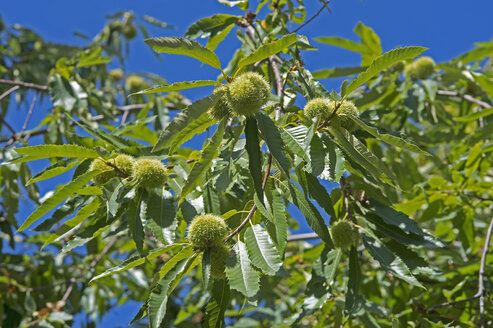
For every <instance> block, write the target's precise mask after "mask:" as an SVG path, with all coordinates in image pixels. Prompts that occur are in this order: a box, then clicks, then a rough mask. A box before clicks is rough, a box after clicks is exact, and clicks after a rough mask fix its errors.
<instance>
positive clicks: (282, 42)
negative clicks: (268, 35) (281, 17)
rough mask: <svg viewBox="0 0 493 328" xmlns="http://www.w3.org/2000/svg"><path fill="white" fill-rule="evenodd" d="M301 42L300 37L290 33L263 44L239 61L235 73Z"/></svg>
mask: <svg viewBox="0 0 493 328" xmlns="http://www.w3.org/2000/svg"><path fill="white" fill-rule="evenodd" d="M301 40H303V39H302V37H301V36H298V35H296V34H294V33H292V34H288V35H285V36H283V37H282V38H280V39H279V40H276V41H273V42H271V43H267V44H264V45H262V46H260V47H259V48H258V49H257V50H255V51H254V52H252V53H251V54H250V55H248V56H247V57H245V58H243V59H242V60H240V62H239V63H238V67H237V69H236V71H237V72H238V71H239V70H241V69H242V68H243V67H245V66H247V65H250V64H254V63H256V62H258V61H261V60H264V59H266V58H269V57H270V56H272V55H275V54H277V53H278V52H280V51H282V50H283V49H285V48H287V47H289V46H291V45H292V44H293V43H296V42H298V41H301Z"/></svg>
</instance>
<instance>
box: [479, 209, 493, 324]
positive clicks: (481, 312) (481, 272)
mask: <svg viewBox="0 0 493 328" xmlns="http://www.w3.org/2000/svg"><path fill="white" fill-rule="evenodd" d="M492 232H493V218H492V219H491V221H490V226H489V227H488V232H487V233H486V240H485V242H484V248H483V255H481V265H480V267H479V277H478V278H479V282H478V292H477V294H476V295H478V296H479V315H480V318H481V328H484V327H486V326H485V320H484V294H485V291H486V290H485V288H484V273H485V267H486V255H487V254H488V250H489V248H490V241H491V233H492Z"/></svg>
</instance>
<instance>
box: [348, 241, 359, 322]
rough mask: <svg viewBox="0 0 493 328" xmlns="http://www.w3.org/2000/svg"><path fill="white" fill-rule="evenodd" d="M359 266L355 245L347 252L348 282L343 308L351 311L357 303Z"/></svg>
mask: <svg viewBox="0 0 493 328" xmlns="http://www.w3.org/2000/svg"><path fill="white" fill-rule="evenodd" d="M361 280H362V276H361V268H360V265H359V259H358V252H357V251H356V248H355V247H351V252H350V254H349V282H348V291H347V293H346V300H345V310H346V312H347V313H352V312H353V311H354V310H355V306H356V305H357V299H358V292H359V288H360V286H361Z"/></svg>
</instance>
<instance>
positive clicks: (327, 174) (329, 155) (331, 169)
mask: <svg viewBox="0 0 493 328" xmlns="http://www.w3.org/2000/svg"><path fill="white" fill-rule="evenodd" d="M320 137H321V139H322V142H323V144H324V151H325V152H326V153H325V167H324V170H323V172H322V173H321V174H320V175H318V177H319V178H322V179H324V180H327V181H333V182H339V180H340V179H341V176H342V175H343V173H344V155H343V154H342V151H341V150H340V149H339V148H338V147H337V145H336V143H335V142H334V141H332V139H331V138H330V137H329V136H327V135H326V134H322V135H321V136H320Z"/></svg>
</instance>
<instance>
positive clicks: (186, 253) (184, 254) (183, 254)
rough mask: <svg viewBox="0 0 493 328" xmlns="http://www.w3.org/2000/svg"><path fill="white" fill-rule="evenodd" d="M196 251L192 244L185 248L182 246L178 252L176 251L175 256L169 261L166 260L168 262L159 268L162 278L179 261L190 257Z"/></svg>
mask: <svg viewBox="0 0 493 328" xmlns="http://www.w3.org/2000/svg"><path fill="white" fill-rule="evenodd" d="M194 253H195V251H194V250H193V248H192V246H190V245H187V246H185V247H184V248H182V249H181V250H180V251H179V252H178V253H176V255H175V256H173V257H172V258H170V259H169V260H168V261H166V263H164V265H163V266H162V267H161V269H160V270H159V278H160V279H162V278H164V277H165V276H166V275H167V274H168V273H169V272H170V271H171V270H172V269H173V268H174V267H175V265H176V264H177V263H179V262H180V261H182V260H184V259H188V258H189V257H190V256H192V255H193V254H194Z"/></svg>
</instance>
